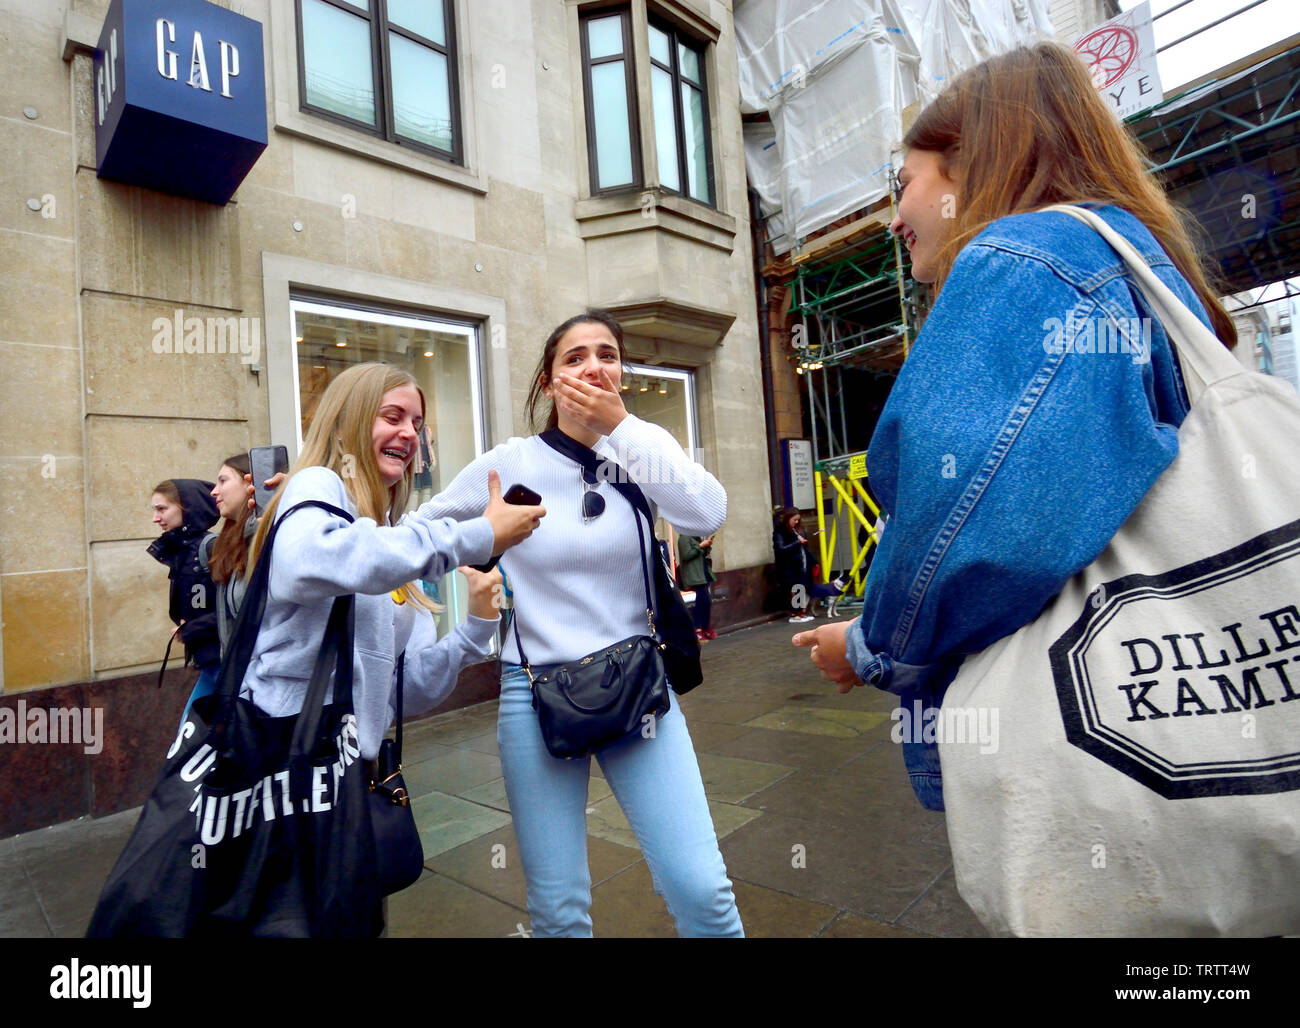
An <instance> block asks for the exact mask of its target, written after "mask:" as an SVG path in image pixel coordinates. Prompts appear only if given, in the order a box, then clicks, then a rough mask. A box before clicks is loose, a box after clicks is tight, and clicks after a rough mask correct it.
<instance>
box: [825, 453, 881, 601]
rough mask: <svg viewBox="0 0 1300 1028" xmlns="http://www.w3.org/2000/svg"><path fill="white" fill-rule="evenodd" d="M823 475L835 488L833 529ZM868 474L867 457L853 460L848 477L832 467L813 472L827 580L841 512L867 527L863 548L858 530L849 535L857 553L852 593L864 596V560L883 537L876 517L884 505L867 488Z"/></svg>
mask: <svg viewBox="0 0 1300 1028" xmlns="http://www.w3.org/2000/svg"><path fill="white" fill-rule="evenodd" d="M823 475H824V476H825V480H826V481H827V482H829V483H830V485H831V488H832V489H834V490H835V507H834V513H833V514H832V521H831V528H830V532H829V533H828V532H827V531H826V520H827V519H826V500H825V497H824V496H823V492H824V490H823V488H822V478H823ZM865 477H866V466H865V460H863V461H861V462H857V463H854V464H852V465H851V466H850V471H849V477H847V478H844V477H841V476H839V475H835V474H832V473H831V472H829V471H827V472H823V471H821V470H820V469H817V470H815V471H814V472H813V482H814V487H815V493H816V496H817V531H818V549H819V551H820V553H821V569H822V581H823V582H829V581H830V575H831V570H832V569H831V562H832V560H833V559H834V556H835V541H836V538H837V537H838V533H839V524H840V515H841V514H843V513H845V512H846V511H847V512H848V514H849V518H850V520H849V524H850V525H852V519H853V518H857V520H858V522H859V523H860V524H861V525H862V527H863V528H864V529H866V538H865V540H864V541H863V543H862V548H861V549H859V548H858V539H857V533H856V532H851V533H850V535H849V538H850V547H851V552H852V554H853V566H852V568H851V569H850V571H849V575H850V577H851V579H852V586H853V591H852V595H854V596H858V597H860V596H862V594H863V592H864V591H865V589H866V585H867V579H866V575H865V574H863V573H862V572H861V570H860V569H861V568H862V564H863V561H864V560H865V559H866V556H867V553H868V552H869V551H870V550H871V547H872V546H875V545H877V544H878V543H879V542H880V539H879V537H878V536H877V535H876V526H875V520H876V519H877V518H879V517H880V508H879V507H878V506H877V505H876V502H875V501H874V500H873V499H872V498H871V495H870V494H869V493H868V492H867V490H866V489H865V488H863V485H862V482H861V479H862V478H865ZM859 500H860V502H859ZM864 507H865V509H866V510H869V511H870V512H871V517H872V519H871V520H870V521H869V520H867V516H866V515H865V514H864V513H863V512H862V508H864Z"/></svg>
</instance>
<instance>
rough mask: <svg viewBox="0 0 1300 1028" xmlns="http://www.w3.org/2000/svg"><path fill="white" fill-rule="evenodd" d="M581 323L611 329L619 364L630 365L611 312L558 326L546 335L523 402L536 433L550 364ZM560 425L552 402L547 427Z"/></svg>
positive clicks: (577, 317) (597, 312)
mask: <svg viewBox="0 0 1300 1028" xmlns="http://www.w3.org/2000/svg"><path fill="white" fill-rule="evenodd" d="M582 324H593V325H604V326H605V327H606V328H607V329H609V334H610V335H612V336H613V337H614V342H615V343H617V344H618V361H619V363H620V364H626V363H627V350H626V349H624V347H623V326H622V325H620V324H619V323H618V319H617V318H615V317H614V315H612V314H610V313H609V312H608V311H600V310H589V311H587V312H586V313H585V314H575V315H574V316H573V317H571V318H570V319H569V320H568V321H565V322H563V323H561V324H559V325H556V326H555V329H554V331H552V332H551V334H550V335H549V336H547V338H546V345H545V346H543V347H542V359H541V360H539V361H538V362H537V370H536V371H535V372H534V373H533V384H532V388H530V389H529V390H528V399H527V400H525V401H524V412H525V413H526V414H527V415H528V424H529V426H530V427H531V428H532V430H533V431H534V432H536V431H537V405H538V404H539V403H540V402H541V400H542V395H543V394H542V390H543V389H544V388H546V387H547V386H548V385H550V384H551V365H552V364H554V363H555V351H556V349H558V348H559V345H560V340H561V339H563V338H564V336H565V334H566V333H567V332H568V331H569V329H571V328H573V326H574V325H582ZM559 423H560V416H559V413H558V412H557V411H556V409H555V401H554V400H552V401H551V409H550V410H549V411H548V412H547V414H546V428H547V429H552V428H554V427H555V426H556V425H558V424H559Z"/></svg>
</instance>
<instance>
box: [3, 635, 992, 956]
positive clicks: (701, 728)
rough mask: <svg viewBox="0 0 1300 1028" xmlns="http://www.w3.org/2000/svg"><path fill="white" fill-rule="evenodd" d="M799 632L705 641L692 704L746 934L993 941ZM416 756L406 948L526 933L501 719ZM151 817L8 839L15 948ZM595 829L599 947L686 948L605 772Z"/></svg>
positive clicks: (686, 700)
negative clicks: (798, 643) (632, 940)
mask: <svg viewBox="0 0 1300 1028" xmlns="http://www.w3.org/2000/svg"><path fill="white" fill-rule="evenodd" d="M801 627H802V626H801ZM795 631H796V628H795V626H792V625H788V624H786V623H785V622H784V621H780V622H773V623H768V624H764V625H760V626H758V627H754V628H748V629H743V630H740V631H737V632H732V633H729V634H727V635H723V636H721V637H719V638H718V639H717V640H715V641H713V642H709V643H707V644H705V648H704V670H705V680H704V684H703V685H701V686H700V687H699V688H698V689H696V690H695V691H693V692H691V693H689V694H688V695H687V696H685V697H682V701H681V703H682V709H683V711H684V712H685V714H686V720H687V724H688V725H689V727H690V732H691V738H692V739H693V741H694V743H695V751H696V753H697V754H698V756H699V762H700V769H701V771H702V773H703V775H704V786H705V790H706V791H707V793H708V796H709V805H710V808H711V810H712V812H713V822H714V825H715V827H716V828H717V832H718V838H719V842H720V845H721V847H722V855H723V857H724V859H725V860H726V864H727V870H728V873H729V874H730V876H731V879H732V882H733V884H734V886H735V893H736V901H737V903H738V905H739V908H740V915H741V919H742V920H743V921H744V924H745V931H746V933H747V934H748V935H749V936H751V937H763V936H767V937H821V938H850V937H858V938H861V937H886V938H894V937H909V936H910V937H921V936H941V937H952V936H982V935H984V934H985V933H984V931H983V929H982V928H981V927H980V925H979V923H978V922H977V921H976V920H975V918H974V916H973V915H972V914H971V912H970V910H969V909H968V908H967V907H966V905H965V904H964V903H963V902H962V900H961V898H960V896H958V894H957V890H956V887H955V885H954V883H953V875H952V858H951V855H950V852H949V848H948V837H947V834H946V832H945V829H944V821H943V815H942V814H936V813H931V812H929V811H926V810H924V809H923V808H922V807H921V806H920V805H919V804H918V803H917V802H916V800H915V799H914V798H913V796H912V791H911V789H910V788H909V786H908V784H907V777H906V775H905V773H904V770H903V759H902V751H901V748H900V747H899V746H898V745H896V744H895V743H893V742H892V741H891V740H890V737H889V734H890V728H891V725H892V722H891V721H890V718H889V711H890V710H892V709H893V706H894V703H893V697H891V696H889V695H888V694H886V693H883V692H879V691H877V690H874V689H869V688H866V687H864V688H859V689H855V690H853V692H852V693H850V694H849V695H846V696H841V695H840V694H839V693H837V692H836V691H835V689H834V687H833V686H830V685H828V684H827V683H826V682H823V681H822V680H821V678H820V677H819V676H818V675H817V673H816V671H815V670H814V669H813V667H812V665H811V664H810V663H809V662H808V658H807V655H806V654H807V651H805V650H798V649H796V648H795V647H793V646H791V644H790V637H791V636H792V635H793V634H794V632H795ZM405 745H406V762H405V764H406V780H407V783H408V785H409V787H410V789H411V794H412V797H413V800H412V805H413V807H414V810H415V817H416V823H417V824H418V825H419V827H420V831H421V835H422V837H423V841H424V855H425V872H424V875H423V876H422V877H421V879H420V880H419V881H418V882H416V884H414V885H413V886H411V887H410V888H409V889H406V890H404V891H403V892H400V893H398V894H397V895H395V896H393V897H391V898H390V900H389V908H388V909H389V935H390V937H423V936H445V937H475V936H477V937H500V938H504V937H509V936H512V935H513V936H515V937H520V936H521V934H522V933H524V932H526V931H527V930H528V913H527V906H526V901H525V893H524V878H523V872H522V870H521V868H520V863H519V858H518V849H517V847H516V843H515V837H514V830H513V828H512V827H511V821H510V810H509V806H508V804H507V802H506V797H505V788H504V785H503V782H502V778H501V764H500V760H499V759H498V756H497V745H496V703H495V702H491V703H484V704H479V705H478V706H475V707H471V708H467V709H465V710H459V711H453V712H451V713H449V714H444V715H440V716H438V717H436V718H431V719H429V720H426V721H422V722H417V723H415V724H414V725H411V726H408V728H407V732H406V742H405ZM159 757H160V758H161V755H159ZM138 815H139V808H135V809H133V810H127V811H122V812H121V813H118V814H114V815H112V816H110V817H104V818H98V819H94V820H92V819H89V818H83V819H80V820H77V821H71V822H68V823H66V824H62V825H56V826H54V827H52V828H45V829H40V830H37V831H33V832H28V833H26V834H24V835H19V836H14V837H11V838H8V839H3V840H0V937H23V938H48V937H50V936H55V937H61V938H67V937H76V936H79V935H81V934H82V933H83V932H84V931H85V927H86V924H87V923H88V921H89V919H90V914H91V911H92V909H93V907H94V904H95V900H96V899H97V897H98V895H99V890H100V887H101V886H102V885H103V882H104V879H105V877H106V876H107V874H108V872H109V870H110V868H111V867H112V864H113V862H114V860H115V859H116V858H117V855H118V853H119V852H120V851H121V849H122V847H123V845H124V844H125V842H126V839H127V836H128V835H129V834H130V832H131V829H132V828H133V827H134V825H135V821H136V818H137V817H138ZM587 833H588V856H589V859H590V864H591V877H592V883H593V889H592V921H593V924H594V930H595V934H596V935H597V936H606V937H608V936H640V937H672V936H673V935H675V931H674V928H673V923H672V920H671V918H670V917H669V916H668V913H667V910H666V908H665V907H664V904H663V901H662V900H661V899H660V898H659V897H658V896H657V895H655V893H654V891H653V888H652V886H651V880H650V873H649V871H648V869H647V868H646V864H645V861H644V859H642V857H641V852H640V850H639V849H638V848H637V844H636V840H635V838H634V837H633V835H632V832H631V829H630V828H629V826H628V823H627V820H626V819H625V818H624V817H623V814H622V812H621V811H620V810H619V808H618V804H617V802H616V801H615V800H614V798H613V796H612V795H611V793H610V790H609V787H608V786H607V785H606V784H605V782H604V780H603V779H602V778H601V777H600V769H599V767H598V765H597V764H596V762H595V761H593V762H592V778H591V786H590V791H589V793H588V810H587ZM502 864H504V867H503V866H501V865H502ZM799 865H802V866H799Z"/></svg>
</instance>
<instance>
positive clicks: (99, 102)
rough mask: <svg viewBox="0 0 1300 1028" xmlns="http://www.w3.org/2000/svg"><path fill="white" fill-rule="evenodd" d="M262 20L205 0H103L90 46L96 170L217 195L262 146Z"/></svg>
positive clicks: (202, 196) (172, 189) (242, 173)
mask: <svg viewBox="0 0 1300 1028" xmlns="http://www.w3.org/2000/svg"><path fill="white" fill-rule="evenodd" d="M263 68H264V65H263V61H262V25H261V23H260V22H257V21H254V20H253V19H252V18H246V17H244V16H243V15H242V14H235V13H234V12H233V11H228V10H226V9H225V8H224V7H218V6H216V5H215V4H210V3H207V2H205V0H113V3H112V5H111V6H110V7H109V9H108V16H107V18H105V19H104V28H103V30H102V31H101V32H100V36H99V47H98V49H96V51H95V82H94V87H95V88H94V105H95V110H94V117H95V149H96V154H97V164H96V167H97V170H98V172H99V177H100V178H105V179H111V180H113V181H115V182H126V183H129V184H131V185H137V186H144V187H146V188H148V189H157V190H159V191H160V192H164V193H174V194H176V195H178V196H189V197H193V198H195V199H197V200H206V201H208V202H209V203H219V204H223V203H225V202H226V201H227V200H229V199H230V197H231V196H232V195H234V192H235V190H236V189H238V188H239V184H240V183H241V182H242V181H243V180H244V178H245V177H246V176H247V175H248V173H249V171H251V170H252V167H253V165H254V164H255V163H256V162H257V159H258V157H260V156H261V154H262V151H263V150H265V149H266V142H267V139H266V80H265V77H264V72H263Z"/></svg>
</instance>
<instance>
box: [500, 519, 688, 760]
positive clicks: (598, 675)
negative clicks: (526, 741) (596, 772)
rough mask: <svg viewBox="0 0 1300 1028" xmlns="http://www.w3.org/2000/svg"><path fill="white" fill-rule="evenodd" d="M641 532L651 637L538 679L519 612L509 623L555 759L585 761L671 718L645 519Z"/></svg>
mask: <svg viewBox="0 0 1300 1028" xmlns="http://www.w3.org/2000/svg"><path fill="white" fill-rule="evenodd" d="M636 527H637V542H638V544H639V548H640V550H641V572H642V575H643V576H644V580H645V606H646V610H645V616H646V624H647V626H648V627H649V629H650V634H649V635H632V636H628V637H627V638H626V639H623V640H622V641H621V642H616V643H615V644H614V645H613V646H607V647H605V649H603V650H597V651H596V652H595V653H589V654H587V655H586V656H585V657H582V658H581V659H579V660H575V661H572V662H571V663H568V664H553V665H550V666H548V667H539V668H537V669H536V674H534V669H533V667H532V665H531V664H530V663H529V661H528V657H527V655H526V654H525V653H524V644H523V642H522V641H521V640H520V638H519V617H518V612H517V611H516V612H515V614H513V615H512V616H511V618H510V624H511V627H512V628H513V629H514V633H515V645H516V646H517V647H519V660H520V662H521V663H522V664H523V667H524V673H525V674H526V675H528V683H529V685H530V686H531V688H532V692H533V709H534V710H535V711H537V719H538V722H539V724H540V725H541V728H542V740H543V741H544V742H545V743H546V749H547V752H549V753H550V754H551V756H553V757H585V756H587V755H588V754H589V753H594V752H595V751H596V750H598V749H600V748H601V747H603V746H606V745H608V744H609V743H612V742H617V741H618V740H619V739H622V738H624V737H625V736H628V735H631V734H632V733H633V732H635V731H637V730H638V729H642V730H644V729H645V727H646V726H647V725H650V724H653V723H654V721H655V720H657V719H658V718H661V717H663V716H664V715H665V714H667V713H668V678H667V675H666V674H665V673H664V662H663V650H664V643H663V640H662V639H660V638H659V633H658V631H656V629H655V620H654V605H653V601H652V600H651V598H650V569H649V568H648V567H647V566H646V557H645V542H644V537H643V536H642V532H641V519H640V518H637V519H636Z"/></svg>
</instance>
